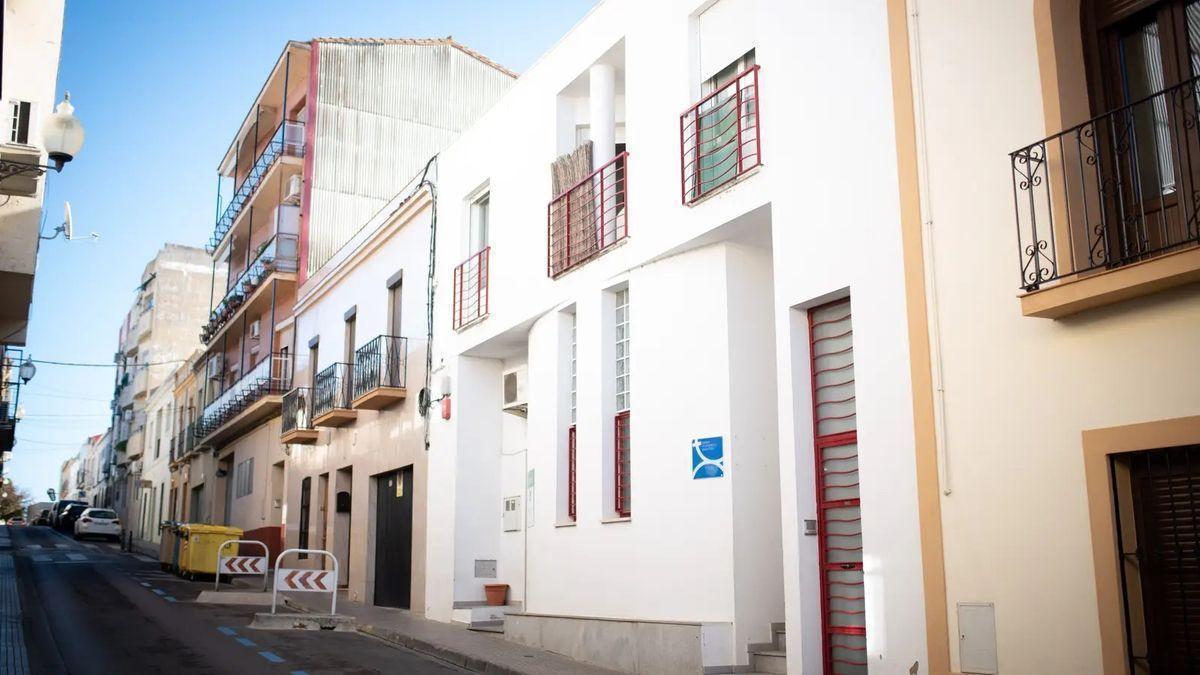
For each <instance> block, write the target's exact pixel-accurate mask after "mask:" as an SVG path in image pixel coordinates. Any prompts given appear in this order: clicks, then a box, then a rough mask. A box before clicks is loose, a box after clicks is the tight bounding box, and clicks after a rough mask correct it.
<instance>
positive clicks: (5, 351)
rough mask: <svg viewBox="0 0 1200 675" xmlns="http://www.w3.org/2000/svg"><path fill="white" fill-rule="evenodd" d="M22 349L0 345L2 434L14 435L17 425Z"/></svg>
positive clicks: (0, 425)
mask: <svg viewBox="0 0 1200 675" xmlns="http://www.w3.org/2000/svg"><path fill="white" fill-rule="evenodd" d="M21 357H22V352H21V350H20V349H16V348H13V347H4V346H0V432H3V433H2V434H0V436H3V437H4V438H8V437H10V436H12V433H13V431H14V430H15V429H16V426H17V407H18V406H19V405H20V403H21Z"/></svg>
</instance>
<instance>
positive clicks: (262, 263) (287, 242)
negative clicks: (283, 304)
mask: <svg viewBox="0 0 1200 675" xmlns="http://www.w3.org/2000/svg"><path fill="white" fill-rule="evenodd" d="M299 255H300V254H299V237H298V236H297V235H294V234H283V233H279V234H276V235H275V236H273V237H271V238H270V239H269V240H267V241H266V242H264V243H263V245H262V246H260V247H259V251H258V255H257V256H255V258H254V261H253V262H251V263H250V264H249V265H248V266H247V267H246V269H245V270H244V271H242V273H241V274H240V275H238V277H237V278H236V279H235V280H234V282H233V283H232V284H231V285H230V286H229V289H228V290H227V291H225V296H224V297H222V298H221V301H220V302H218V303H217V306H216V307H214V308H213V311H212V313H211V314H209V316H208V322H207V323H205V324H204V326H203V328H201V330H200V339H201V341H203V342H204V343H205V344H208V343H209V342H211V341H212V339H213V338H215V337H216V336H217V334H218V333H219V332H220V331H221V327H222V326H224V325H225V324H226V323H227V322H228V321H229V319H231V318H233V315H234V314H236V313H237V311H238V308H240V307H241V306H242V305H244V304H245V303H246V301H247V300H248V299H249V298H250V296H251V295H253V294H254V291H255V290H256V289H257V288H258V287H259V286H261V285H262V284H263V282H265V281H266V280H267V278H268V277H270V276H271V273H272V272H275V271H277V270H278V271H280V272H295V271H296V269H297V262H298V261H299Z"/></svg>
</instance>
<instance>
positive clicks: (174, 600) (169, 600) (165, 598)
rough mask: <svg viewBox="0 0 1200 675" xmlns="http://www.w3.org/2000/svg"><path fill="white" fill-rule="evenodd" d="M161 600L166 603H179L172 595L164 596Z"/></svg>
mask: <svg viewBox="0 0 1200 675" xmlns="http://www.w3.org/2000/svg"><path fill="white" fill-rule="evenodd" d="M163 600H166V601H167V602H179V601H178V600H176V599H175V596H173V595H164V596H163Z"/></svg>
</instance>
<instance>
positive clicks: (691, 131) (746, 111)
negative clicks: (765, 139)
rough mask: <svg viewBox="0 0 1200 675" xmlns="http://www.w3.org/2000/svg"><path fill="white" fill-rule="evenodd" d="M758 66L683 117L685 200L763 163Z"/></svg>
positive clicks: (681, 142) (681, 160) (681, 161)
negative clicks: (759, 118)
mask: <svg viewBox="0 0 1200 675" xmlns="http://www.w3.org/2000/svg"><path fill="white" fill-rule="evenodd" d="M758 70H759V67H758V66H754V67H752V68H749V69H748V70H746V71H745V72H743V73H741V74H740V75H738V76H737V78H735V79H733V80H731V81H730V82H729V83H728V84H726V85H724V86H722V87H721V88H720V89H717V90H716V91H714V92H712V93H711V94H709V95H708V96H705V97H704V98H702V99H700V102H699V103H697V104H695V105H693V106H692V107H690V108H688V109H687V110H685V111H684V113H683V114H682V115H680V116H679V145H680V151H679V166H680V178H681V181H682V189H683V203H684V204H692V203H694V202H695V201H696V200H698V199H700V198H701V197H703V196H704V195H706V194H708V193H710V192H712V191H713V190H715V189H717V188H719V187H721V186H722V185H724V184H726V183H728V182H730V181H732V180H734V179H736V178H737V177H738V176H741V175H742V174H744V173H746V172H747V171H749V170H751V169H753V168H755V167H757V166H759V165H760V164H762V152H761V139H760V138H759V122H758V109H759V105H758Z"/></svg>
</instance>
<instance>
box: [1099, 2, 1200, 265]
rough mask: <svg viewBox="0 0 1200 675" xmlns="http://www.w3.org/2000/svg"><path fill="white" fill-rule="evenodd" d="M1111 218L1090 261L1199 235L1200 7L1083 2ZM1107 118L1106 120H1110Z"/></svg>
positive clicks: (1129, 256)
mask: <svg viewBox="0 0 1200 675" xmlns="http://www.w3.org/2000/svg"><path fill="white" fill-rule="evenodd" d="M1084 5H1085V7H1084V22H1085V34H1087V35H1088V36H1089V39H1090V49H1089V51H1090V52H1091V53H1090V54H1089V84H1090V88H1091V93H1092V96H1091V98H1092V104H1093V113H1094V114H1096V115H1097V116H1101V115H1103V116H1104V118H1101V120H1100V121H1099V123H1097V124H1093V125H1091V127H1090V128H1085V130H1084V135H1085V136H1089V139H1088V140H1091V138H1090V134H1092V133H1094V141H1095V143H1096V146H1095V148H1094V152H1093V154H1092V158H1093V159H1094V160H1095V161H1096V162H1097V164H1098V165H1099V169H1100V172H1101V176H1102V178H1101V185H1100V194H1101V199H1102V200H1103V201H1104V216H1105V219H1104V221H1103V223H1102V225H1101V226H1100V227H1099V228H1096V229H1095V231H1094V232H1089V233H1087V234H1088V235H1089V238H1090V239H1091V240H1092V242H1093V246H1092V252H1091V258H1092V261H1093V262H1104V263H1106V264H1107V266H1109V267H1111V266H1114V265H1119V264H1124V263H1129V262H1136V261H1138V260H1141V259H1144V258H1145V257H1146V256H1148V255H1151V254H1154V253H1156V252H1161V251H1165V250H1166V249H1168V248H1171V247H1173V246H1176V245H1178V244H1180V243H1182V242H1187V241H1193V240H1195V238H1196V235H1197V222H1198V220H1200V218H1198V217H1197V208H1198V207H1200V128H1198V127H1197V115H1198V114H1200V105H1198V103H1200V85H1198V83H1197V80H1196V79H1195V78H1196V77H1197V75H1200V0H1182V1H1181V0H1169V1H1161V0H1160V1H1157V2H1155V1H1151V0H1093V1H1092V2H1085V3H1084ZM1105 118H1106V119H1105Z"/></svg>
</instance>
